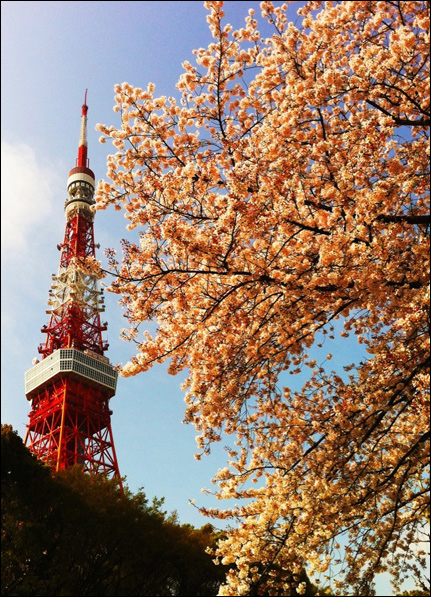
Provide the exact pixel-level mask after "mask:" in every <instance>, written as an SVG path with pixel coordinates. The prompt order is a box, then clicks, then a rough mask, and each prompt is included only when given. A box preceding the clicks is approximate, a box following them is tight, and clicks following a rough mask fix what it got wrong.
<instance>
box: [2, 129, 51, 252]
mask: <svg viewBox="0 0 431 597" xmlns="http://www.w3.org/2000/svg"><path fill="white" fill-rule="evenodd" d="M1 163H2V177H1V197H2V199H1V235H2V247H3V250H4V251H8V252H9V251H14V252H16V253H23V252H25V251H26V250H28V248H29V241H30V240H31V238H32V236H33V234H32V232H33V228H34V226H37V225H39V224H41V223H42V222H44V221H45V222H46V221H47V218H48V217H49V216H50V214H51V211H52V204H53V194H54V193H55V192H56V189H57V188H58V184H59V177H58V174H57V173H56V172H54V171H53V170H52V169H50V168H49V167H47V166H45V165H43V164H41V163H40V161H39V160H38V157H37V154H36V152H35V150H34V149H33V148H32V147H30V146H29V145H26V144H25V143H11V142H8V141H3V140H2V142H1Z"/></svg>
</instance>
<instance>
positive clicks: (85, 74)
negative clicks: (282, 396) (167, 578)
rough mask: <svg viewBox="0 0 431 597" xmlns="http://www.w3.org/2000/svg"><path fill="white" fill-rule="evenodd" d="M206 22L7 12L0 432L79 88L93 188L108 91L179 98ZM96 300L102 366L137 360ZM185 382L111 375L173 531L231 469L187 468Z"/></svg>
mask: <svg viewBox="0 0 431 597" xmlns="http://www.w3.org/2000/svg"><path fill="white" fill-rule="evenodd" d="M259 4H260V3H259V2H253V1H246V2H238V1H228V2H225V12H226V22H230V23H231V24H232V25H233V27H234V28H236V27H239V26H241V25H242V24H243V22H244V18H245V17H246V15H247V12H248V9H249V8H254V9H255V10H256V14H260V10H259ZM293 4H294V5H301V4H302V2H294V3H293ZM295 8H297V7H295ZM206 15H207V11H206V10H205V8H204V6H203V2H201V1H191V2H163V1H157V2H136V1H134V2H115V1H111V2H75V1H66V2H51V1H49V2H21V1H4V2H2V21H1V27H2V81H1V84H2V87H1V89H2V129H1V130H2V200H1V207H2V213H1V223H2V376H1V381H2V423H8V424H11V425H12V426H13V427H14V429H16V430H17V431H18V433H19V435H20V436H21V437H24V435H25V426H26V423H27V418H28V413H29V410H30V404H29V403H28V402H27V400H26V398H25V395H24V372H25V371H26V370H27V369H29V368H30V367H31V363H32V359H33V358H34V357H35V356H37V347H38V345H39V344H40V342H41V341H42V340H43V339H44V337H43V335H42V334H41V332H40V328H41V326H42V325H43V324H45V323H47V322H48V315H47V314H46V313H45V311H46V308H47V300H48V290H49V288H50V284H51V274H52V273H56V272H57V268H58V261H59V252H58V251H57V249H56V246H57V244H58V243H60V242H62V240H63V233H64V224H65V220H64V212H63V206H64V200H65V198H66V182H67V176H68V173H69V170H70V169H71V168H72V167H73V166H74V164H75V158H76V157H77V147H78V139H79V130H80V115H81V105H82V103H83V99H84V93H85V89H87V88H88V100H87V103H88V105H89V113H88V145H89V157H90V167H91V169H92V170H93V171H94V173H95V176H96V180H98V179H101V178H104V177H105V172H106V167H105V164H106V157H107V155H108V154H109V153H110V151H111V147H110V145H109V144H106V145H101V144H100V143H99V142H98V138H99V133H97V132H96V131H95V125H96V124H97V123H103V124H108V125H110V124H114V125H117V124H118V115H116V114H114V112H113V110H112V108H113V105H114V92H113V87H114V85H115V84H117V83H122V82H123V81H127V82H128V83H130V84H131V85H136V86H139V87H145V86H146V85H147V84H148V83H149V82H153V83H155V85H156V93H158V94H160V95H167V96H172V95H175V94H176V90H175V83H176V82H177V80H178V78H179V76H180V74H181V72H182V67H181V63H182V62H183V61H185V60H189V61H190V62H193V54H192V50H193V49H196V48H199V47H202V46H207V45H208V44H209V43H210V42H211V36H210V33H209V30H208V27H207V24H206V20H205V19H206ZM292 19H295V15H294V13H293V12H292ZM125 225H126V220H125V219H124V217H123V216H122V214H121V213H118V212H115V211H114V210H108V211H106V212H98V213H97V214H96V219H95V239H96V242H97V243H100V245H101V249H100V250H99V252H98V257H99V258H100V259H102V262H104V255H103V249H104V248H106V247H114V248H115V247H118V246H119V240H120V239H121V238H122V237H123V236H125V235H126V234H127V233H126V231H125ZM105 303H106V305H107V308H106V313H105V315H106V320H107V321H108V333H107V334H105V337H107V339H108V341H109V344H110V348H109V350H108V353H107V356H108V357H109V358H110V360H111V362H113V363H114V364H116V363H125V362H127V361H128V359H129V358H130V357H131V356H132V355H133V353H134V348H133V346H132V345H128V344H127V343H124V342H122V341H121V340H119V338H118V336H119V332H120V329H121V328H123V327H126V322H125V320H124V319H123V317H122V311H121V308H120V307H119V306H118V304H117V297H116V296H112V295H110V294H109V293H105ZM325 351H326V352H325V354H326V353H327V352H334V351H333V350H328V347H325ZM355 357H356V358H357V357H358V352H357V348H356V347H353V348H352V347H351V348H350V349H349V350H348V351H345V350H344V349H343V358H344V359H345V362H351V361H352V360H354V358H355ZM184 377H185V376H184V375H183V376H177V377H171V376H169V375H167V373H166V367H164V366H156V367H154V368H153V369H152V370H151V371H149V372H147V373H145V374H141V375H139V376H138V377H135V378H126V379H123V378H120V380H119V383H118V388H117V393H116V396H115V397H114V398H113V399H112V400H111V408H112V410H113V413H114V414H113V416H112V428H113V434H114V440H115V447H116V451H117V457H118V462H119V467H120V472H121V474H122V475H125V476H126V477H127V480H126V482H127V484H128V485H129V487H130V489H131V490H132V491H137V490H138V489H139V488H140V487H143V488H144V490H145V491H146V493H147V495H148V497H150V498H151V497H152V496H157V497H165V500H166V501H165V506H166V509H167V510H168V511H172V510H174V509H176V510H177V511H178V514H179V518H180V521H181V522H182V523H186V522H188V523H191V524H194V525H195V526H201V525H202V524H205V523H206V522H207V520H206V519H205V518H203V517H202V516H201V515H200V514H199V513H198V511H197V509H196V508H193V506H191V505H190V504H189V499H195V500H196V503H197V504H201V505H203V506H210V505H215V502H214V500H213V499H212V498H211V497H210V496H209V497H206V496H205V495H204V494H202V492H201V489H202V488H203V487H207V488H209V489H211V488H213V486H212V485H211V478H212V476H213V475H214V474H215V472H216V470H217V468H218V467H219V466H225V460H226V459H225V452H224V450H223V448H222V446H220V448H219V449H216V450H215V451H214V453H213V454H212V455H211V456H210V457H207V458H204V459H202V460H201V461H200V462H197V461H196V460H195V459H194V457H193V455H194V452H195V440H194V437H195V432H194V429H193V428H192V427H190V426H186V425H183V424H182V419H183V416H184V395H183V392H182V391H181V389H180V384H181V381H182V380H183V378H184ZM217 504H218V505H220V504H219V503H217ZM379 594H381V595H388V594H390V589H389V587H388V586H387V585H383V584H380V583H379Z"/></svg>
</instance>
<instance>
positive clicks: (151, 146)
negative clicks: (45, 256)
mask: <svg viewBox="0 0 431 597" xmlns="http://www.w3.org/2000/svg"><path fill="white" fill-rule="evenodd" d="M287 4H291V3H286V4H283V5H282V6H275V5H274V4H273V3H272V2H267V1H265V2H262V3H261V11H262V15H261V16H262V19H263V21H265V22H266V23H265V25H266V26H267V25H268V24H269V25H271V27H272V34H271V35H270V36H269V37H267V38H262V36H261V33H260V32H259V28H260V25H259V24H258V17H257V16H256V15H255V14H254V11H253V10H249V11H248V16H247V17H246V18H245V22H244V27H243V28H241V29H239V30H237V31H234V30H232V27H231V26H230V25H229V24H226V23H225V20H224V12H223V2H218V1H209V2H205V7H206V8H207V10H208V17H207V21H208V24H209V28H210V32H211V35H212V38H213V40H212V42H211V43H210V44H209V46H208V48H201V49H198V50H197V51H195V58H196V64H195V65H192V64H191V63H189V62H184V64H183V67H184V74H183V75H182V76H181V78H180V80H179V82H178V84H177V89H178V90H179V92H180V93H181V101H179V100H178V101H177V100H176V99H175V98H174V97H170V98H167V97H158V96H157V95H156V94H155V87H154V85H153V84H149V85H148V87H147V88H146V89H138V88H135V87H132V86H131V85H129V84H128V83H123V84H122V85H117V86H116V88H115V91H116V97H115V100H116V105H115V108H114V109H115V110H116V111H117V112H119V113H120V115H121V125H120V126H119V127H115V126H105V125H98V128H99V130H100V131H101V132H102V134H103V135H102V137H101V141H102V142H104V141H105V140H106V139H107V138H110V139H111V140H112V142H113V145H114V147H115V150H116V153H114V154H113V155H111V156H109V158H108V163H107V168H108V171H107V178H108V180H107V181H102V182H100V183H99V188H98V193H97V208H98V209H104V208H106V207H107V206H108V205H110V204H113V205H114V206H115V208H116V209H119V210H124V211H125V215H126V217H127V219H128V222H129V223H128V226H127V228H128V229H129V230H133V229H136V230H135V234H136V241H133V242H132V240H128V241H126V240H124V241H123V256H122V260H121V262H120V261H117V258H116V255H115V252H114V251H113V250H111V251H110V252H109V261H110V269H111V274H114V276H115V278H114V281H113V282H112V284H111V287H110V288H111V290H112V291H113V292H115V293H118V294H119V295H121V302H122V304H123V306H124V308H125V310H126V316H127V318H128V322H129V328H128V329H127V330H125V331H124V336H125V337H126V338H128V339H130V340H132V341H134V342H136V345H137V351H136V355H135V356H134V357H133V358H132V359H131V361H130V362H129V363H127V364H126V365H124V366H123V368H122V373H123V375H125V376H130V375H136V374H137V373H140V372H143V371H146V370H148V368H149V367H151V366H152V365H153V364H154V363H156V362H158V363H160V362H164V361H168V362H169V372H170V373H172V374H176V373H177V372H179V371H182V370H187V371H188V372H189V375H188V379H187V382H186V383H185V384H184V389H185V390H186V403H187V406H186V414H185V418H186V421H188V422H190V423H192V424H193V425H194V426H195V428H196V430H197V432H198V438H197V441H198V446H199V453H198V454H197V457H198V458H199V457H200V456H201V455H202V454H205V453H206V452H208V451H209V450H210V447H211V445H212V443H213V442H217V441H220V440H221V439H222V438H223V440H224V441H230V439H229V436H231V441H230V444H231V446H230V450H229V461H228V462H227V466H226V468H224V469H222V470H219V471H218V473H217V474H216V477H215V483H216V484H217V493H216V495H217V497H218V498H220V499H223V498H226V499H227V500H228V503H227V506H226V507H224V508H220V509H214V510H208V511H207V513H208V514H209V515H210V516H213V517H217V516H218V517H220V518H226V519H231V520H232V522H233V525H232V529H231V530H230V532H229V533H228V534H227V537H226V539H225V540H224V541H222V542H221V543H220V545H219V548H218V551H217V553H216V558H218V560H219V561H220V562H223V564H235V565H234V566H232V570H231V572H230V573H229V574H228V576H227V579H226V583H225V585H224V586H223V588H222V589H221V592H220V594H221V595H259V594H268V595H286V594H290V593H289V591H293V590H297V591H298V592H299V593H300V592H301V591H304V590H305V587H304V583H302V584H301V582H300V579H301V574H302V571H303V569H304V567H305V566H307V571H308V572H309V573H314V574H317V575H323V574H324V573H325V572H326V571H331V570H334V572H335V571H336V572H337V575H338V576H337V578H336V579H335V582H334V583H333V584H332V586H333V587H338V588H339V589H340V590H342V591H343V593H342V594H347V592H348V591H351V594H355V595H370V594H372V582H373V578H374V576H375V575H376V574H377V573H379V572H381V571H384V570H390V571H392V572H393V573H394V575H395V578H396V581H397V582H401V580H402V579H403V578H404V577H405V576H406V575H407V576H408V575H409V573H410V568H409V559H408V558H409V553H411V551H410V549H409V546H410V545H411V543H412V542H413V541H414V540H415V539H416V538H417V533H418V531H419V530H420V529H421V528H422V527H423V525H424V522H425V524H426V513H427V512H428V511H429V493H428V490H429V376H428V373H429V336H428V333H427V332H428V327H429V314H428V307H429V305H428V303H429V286H428V283H429V277H428V276H429V202H428V201H429V200H428V196H429V195H428V185H429V160H428V156H429V144H428V136H429V2H419V1H403V2H398V1H382V2H373V1H371V2H370V1H355V2H307V3H305V6H302V3H301V7H300V8H299V10H298V14H299V15H300V16H299V19H298V20H297V21H295V22H296V23H297V25H295V24H293V23H292V22H291V21H289V19H288V18H287ZM293 4H296V3H293ZM132 234H133V233H132ZM147 321H154V322H156V324H157V331H156V332H155V333H154V334H153V335H151V334H150V333H149V332H148V331H145V330H141V328H142V326H143V325H144V324H145V322H147ZM144 327H145V325H144ZM335 329H338V330H339V331H338V332H337V333H338V334H339V335H340V337H339V338H338V341H337V344H336V346H337V350H338V351H340V352H342V351H343V350H344V349H343V342H352V341H354V340H356V341H357V343H358V346H361V350H362V349H363V350H364V351H366V352H364V354H366V355H367V356H366V358H362V357H361V360H359V362H354V363H352V364H351V365H349V366H345V371H343V370H341V371H340V370H339V369H338V370H337V368H336V367H335V370H334V371H332V370H331V368H330V366H329V364H328V360H329V359H330V357H331V355H328V359H327V360H326V362H325V363H323V364H320V363H319V362H316V360H315V359H313V355H312V354H310V353H312V350H313V346H315V345H316V344H319V343H321V342H322V338H323V339H324V338H325V337H327V336H330V335H333V334H334V333H335V332H334V330H335ZM349 336H350V338H349ZM335 361H336V358H334V361H333V362H335ZM331 366H332V363H331ZM308 368H309V369H308ZM304 370H306V371H309V375H308V378H307V380H306V382H305V383H304V385H303V387H301V386H302V384H301V386H300V387H299V389H293V387H290V388H289V387H284V388H280V387H279V379H280V374H281V373H282V372H290V373H292V374H293V376H294V375H295V374H296V373H299V372H304ZM292 379H294V378H292ZM232 498H234V499H235V500H236V501H237V503H238V504H239V505H236V506H234V507H230V504H231V501H230V500H231V499H232ZM340 553H341V554H342V555H341V556H339V554H340ZM337 558H339V559H337ZM334 567H335V568H334Z"/></svg>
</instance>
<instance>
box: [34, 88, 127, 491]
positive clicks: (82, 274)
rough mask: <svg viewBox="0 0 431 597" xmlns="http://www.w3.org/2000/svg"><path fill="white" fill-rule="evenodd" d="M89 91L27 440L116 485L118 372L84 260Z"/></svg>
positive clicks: (89, 232) (90, 236)
mask: <svg viewBox="0 0 431 597" xmlns="http://www.w3.org/2000/svg"><path fill="white" fill-rule="evenodd" d="M86 96H87V93H86V94H85V100H84V105H83V106H82V114H81V133H80V139H79V146H78V157H77V159H76V164H75V167H74V168H72V170H71V171H70V173H69V177H68V181H67V193H68V197H67V199H66V203H65V215H66V226H65V232H64V240H63V242H62V244H60V245H58V249H59V250H60V264H59V268H58V273H57V275H54V274H53V276H52V284H51V289H50V291H49V300H48V307H49V309H48V310H47V314H48V315H49V322H48V324H47V325H44V326H43V327H42V330H41V331H42V332H43V333H44V334H46V340H45V342H43V343H42V344H41V345H40V346H39V348H38V351H39V353H40V355H41V360H40V361H39V362H37V363H36V364H35V365H34V366H33V367H32V368H31V369H29V370H28V371H27V372H26V374H25V393H26V396H27V399H28V400H29V401H30V402H31V412H30V414H29V422H28V424H27V433H26V437H25V444H26V445H27V447H28V448H29V449H30V451H31V452H33V453H34V454H35V455H36V456H37V457H38V458H39V459H40V460H42V461H44V462H45V463H47V464H48V465H49V466H50V467H51V468H52V469H53V470H56V471H58V470H61V469H64V468H67V467H70V466H73V465H75V464H80V465H82V466H83V469H84V470H85V471H87V472H89V473H95V474H104V475H107V476H110V477H117V478H118V480H119V483H120V486H121V480H120V473H119V468H118V463H117V457H116V453H115V447H114V440H113V436H112V429H111V415H112V411H111V410H110V408H109V401H110V399H111V398H112V397H113V396H114V394H115V390H116V385H117V371H116V370H115V368H114V367H113V366H112V365H111V363H110V362H109V359H108V358H107V357H106V356H105V355H104V352H105V351H106V350H107V349H108V344H107V342H105V341H104V340H103V337H102V333H103V332H104V331H106V329H107V324H106V322H103V323H102V321H101V317H100V315H101V313H103V311H104V310H105V307H104V304H103V302H104V298H103V293H102V291H101V290H100V289H99V284H98V280H99V278H98V275H97V274H94V273H89V271H90V272H91V270H89V269H88V267H86V265H85V259H86V258H88V257H95V250H96V245H95V243H94V230H93V221H94V212H93V210H92V206H93V204H94V199H93V197H94V189H95V179H94V174H93V172H92V170H90V168H89V160H88V157H87V112H88V106H87V102H86V99H87V97H86Z"/></svg>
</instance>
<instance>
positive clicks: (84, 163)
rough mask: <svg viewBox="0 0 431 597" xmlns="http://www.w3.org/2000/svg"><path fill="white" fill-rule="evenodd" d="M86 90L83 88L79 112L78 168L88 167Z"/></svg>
mask: <svg viewBox="0 0 431 597" xmlns="http://www.w3.org/2000/svg"><path fill="white" fill-rule="evenodd" d="M87 91H88V89H86V90H85V96H84V103H83V104H82V112H81V134H80V136H79V147H78V159H77V160H76V166H77V167H78V168H88V167H89V164H90V160H89V159H88V157H87V112H88V106H87Z"/></svg>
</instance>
